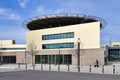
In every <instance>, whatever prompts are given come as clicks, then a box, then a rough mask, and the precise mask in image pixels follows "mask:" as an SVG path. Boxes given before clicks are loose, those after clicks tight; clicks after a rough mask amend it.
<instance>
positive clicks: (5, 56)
mask: <svg viewBox="0 0 120 80" xmlns="http://www.w3.org/2000/svg"><path fill="white" fill-rule="evenodd" d="M25 50H26V44H15V41H14V40H0V62H1V63H5V64H7V63H19V62H25V58H24V57H25Z"/></svg>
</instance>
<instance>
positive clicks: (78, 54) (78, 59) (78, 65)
mask: <svg viewBox="0 0 120 80" xmlns="http://www.w3.org/2000/svg"><path fill="white" fill-rule="evenodd" d="M77 56H78V58H77V62H78V63H77V67H78V72H80V38H78V53H77Z"/></svg>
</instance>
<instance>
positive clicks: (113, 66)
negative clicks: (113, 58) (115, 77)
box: [113, 65, 115, 74]
mask: <svg viewBox="0 0 120 80" xmlns="http://www.w3.org/2000/svg"><path fill="white" fill-rule="evenodd" d="M113 74H115V65H113Z"/></svg>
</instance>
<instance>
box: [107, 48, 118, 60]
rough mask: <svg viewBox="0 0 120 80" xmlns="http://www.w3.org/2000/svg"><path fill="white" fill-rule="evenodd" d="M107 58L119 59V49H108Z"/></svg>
mask: <svg viewBox="0 0 120 80" xmlns="http://www.w3.org/2000/svg"><path fill="white" fill-rule="evenodd" d="M108 53H109V54H108V60H109V61H120V49H119V48H118V49H117V48H116V49H108Z"/></svg>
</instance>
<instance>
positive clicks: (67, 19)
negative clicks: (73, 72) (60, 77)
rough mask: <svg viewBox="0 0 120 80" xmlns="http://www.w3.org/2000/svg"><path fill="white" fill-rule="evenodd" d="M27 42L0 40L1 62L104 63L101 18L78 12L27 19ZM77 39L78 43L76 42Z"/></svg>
mask: <svg viewBox="0 0 120 80" xmlns="http://www.w3.org/2000/svg"><path fill="white" fill-rule="evenodd" d="M25 27H26V28H27V29H28V31H27V33H26V34H27V35H26V44H15V41H13V40H0V44H1V45H0V56H1V58H0V60H1V62H3V63H28V64H29V63H36V64H71V65H78V60H80V65H81V66H83V65H95V64H96V60H98V63H99V65H103V64H104V57H105V56H104V51H105V48H101V47H100V30H101V28H102V27H104V24H103V23H102V21H101V20H98V19H97V18H95V17H93V16H92V17H90V16H81V15H67V14H66V15H52V16H45V17H37V18H34V19H31V20H30V21H27V22H26V23H25ZM79 43H80V45H78V44H79ZM78 58H79V59H78Z"/></svg>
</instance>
